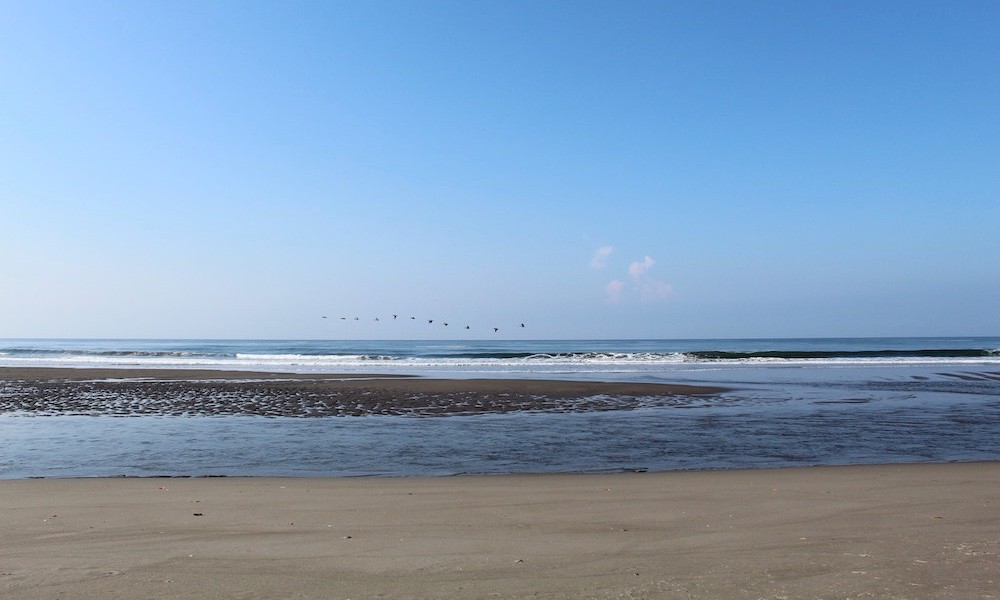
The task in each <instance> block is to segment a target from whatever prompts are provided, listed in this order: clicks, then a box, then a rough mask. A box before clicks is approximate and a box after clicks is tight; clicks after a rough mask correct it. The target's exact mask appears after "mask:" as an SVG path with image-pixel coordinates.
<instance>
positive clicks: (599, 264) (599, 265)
mask: <svg viewBox="0 0 1000 600" xmlns="http://www.w3.org/2000/svg"><path fill="white" fill-rule="evenodd" d="M614 251H615V249H614V248H613V247H612V246H601V247H600V248H598V249H597V252H594V257H593V258H591V259H590V266H591V267H592V268H594V269H603V268H604V267H606V266H608V257H609V256H611V253H612V252H614Z"/></svg>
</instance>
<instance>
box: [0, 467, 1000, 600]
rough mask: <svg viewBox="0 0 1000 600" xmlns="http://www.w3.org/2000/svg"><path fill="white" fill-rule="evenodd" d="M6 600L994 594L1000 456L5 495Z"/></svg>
mask: <svg viewBox="0 0 1000 600" xmlns="http://www.w3.org/2000/svg"><path fill="white" fill-rule="evenodd" d="M0 507H2V508H3V510H0V596H2V597H4V598H15V599H20V598H70V597H72V598H85V599H86V598H95V599H96V598H102V599H107V598H222V597H225V598H373V597H389V598H487V597H499V598H522V597H542V598H580V597H584V598H587V597H589V598H620V597H626V598H642V597H656V598H660V597H666V598H675V597H676V598H754V599H756V598H779V597H789V598H806V597H808V598H813V597H816V598H833V597H836V598H861V597H864V598H873V597H874V598H991V597H995V596H997V595H1000V594H998V593H997V590H998V589H1000V519H998V517H997V515H998V514H1000V463H997V462H990V463H967V464H946V465H887V466H852V467H816V468H798V469H776V470H746V471H729V472H723V471H712V472H677V473H633V474H608V475H510V476H463V477H448V478H398V479H378V478H357V479H281V478H205V479H168V478H154V479H67V480H8V481H2V482H0Z"/></svg>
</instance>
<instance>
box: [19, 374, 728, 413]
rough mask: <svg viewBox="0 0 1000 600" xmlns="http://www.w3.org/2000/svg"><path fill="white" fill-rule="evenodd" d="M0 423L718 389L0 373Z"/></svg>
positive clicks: (604, 406)
mask: <svg viewBox="0 0 1000 600" xmlns="http://www.w3.org/2000/svg"><path fill="white" fill-rule="evenodd" d="M0 382H3V383H4V384H5V386H4V390H3V393H0V414H22V415H38V416H47V415H59V414H70V415H93V416H99V415H109V416H135V415H178V416H180V415H187V416H190V415H205V416H220V415H246V416H270V417H277V416H283V417H326V416H367V415H416V416H438V415H449V414H481V413H506V412H518V411H548V412H586V411H598V410H623V409H630V408H636V407H639V406H650V405H657V404H658V403H661V404H668V405H676V404H677V403H684V402H690V401H691V399H692V398H695V397H699V396H706V395H716V394H719V393H722V392H724V391H726V389H725V388H721V387H709V386H693V385H679V384H667V383H635V382H602V381H571V380H555V379H440V378H423V377H414V376H408V375H359V374H350V375H342V374H315V373H310V374H295V373H270V372H254V371H215V370H205V369H198V370H185V369H163V370H159V369H89V368H88V369H72V368H41V367H33V368H15V367H3V368H0Z"/></svg>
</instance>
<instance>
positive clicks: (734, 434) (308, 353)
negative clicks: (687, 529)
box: [0, 337, 1000, 479]
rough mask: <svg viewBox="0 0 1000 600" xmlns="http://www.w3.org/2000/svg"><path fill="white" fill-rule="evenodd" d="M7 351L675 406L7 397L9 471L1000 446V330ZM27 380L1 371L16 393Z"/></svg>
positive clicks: (445, 464) (761, 457) (968, 455)
mask: <svg viewBox="0 0 1000 600" xmlns="http://www.w3.org/2000/svg"><path fill="white" fill-rule="evenodd" d="M0 367H109V368H169V369H225V370H237V371H240V370H244V371H270V372H283V373H306V374H312V373H343V374H373V375H384V374H407V375H417V376H424V377H440V378H527V379H566V380H588V381H628V382H634V381H638V382H664V383H681V384H692V385H712V386H721V387H724V388H727V391H726V392H724V393H721V394H718V395H713V396H698V397H694V398H691V399H688V400H689V401H683V402H676V403H672V404H655V405H644V404H642V403H638V404H636V405H630V407H629V408H628V409H621V410H602V411H573V412H558V411H522V412H515V413H503V414H500V413H497V414H492V413H485V414H467V415H458V416H391V415H374V416H358V417H351V416H346V417H344V416H341V417H316V418H296V417H257V416H241V415H228V416H204V415H184V416H177V415H167V414H163V415H156V414H153V415H148V414H145V415H141V416H130V417H122V416H113V415H112V414H107V415H97V416H81V415H67V414H54V415H47V414H42V415H41V416H39V414H34V413H32V414H28V413H24V412H19V411H13V410H12V411H6V412H0V439H2V440H3V445H2V447H0V478H7V479H10V478H25V477H88V476H202V475H210V476H243V475H274V476H361V475H367V476H413V475H454V474H462V473H536V472H537V473H540V472H613V471H665V470H678V469H718V468H761V467H784V466H806V465H834V464H861V463H902V462H942V461H944V462H948V461H975V460H997V459H1000V338H996V337H952V338H828V339H818V338H817V339H742V340H497V341H485V340H482V341H343V340H336V341H324V340H307V341H273V340H35V339H30V340H28V339H7V340H0ZM16 393H18V392H17V390H16V389H15V388H13V387H11V386H9V385H4V384H3V382H0V400H3V399H4V397H5V395H7V396H11V395H13V394H16Z"/></svg>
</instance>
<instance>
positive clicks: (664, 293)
mask: <svg viewBox="0 0 1000 600" xmlns="http://www.w3.org/2000/svg"><path fill="white" fill-rule="evenodd" d="M673 295H674V286H672V285H670V284H669V283H666V282H664V281H660V280H659V279H652V278H646V279H645V280H644V281H643V282H642V284H641V285H640V286H639V297H640V298H641V299H642V301H643V302H656V301H657V300H666V299H667V298H669V297H671V296H673Z"/></svg>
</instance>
